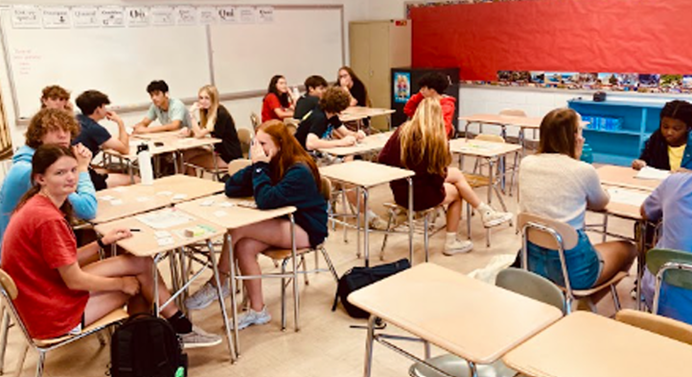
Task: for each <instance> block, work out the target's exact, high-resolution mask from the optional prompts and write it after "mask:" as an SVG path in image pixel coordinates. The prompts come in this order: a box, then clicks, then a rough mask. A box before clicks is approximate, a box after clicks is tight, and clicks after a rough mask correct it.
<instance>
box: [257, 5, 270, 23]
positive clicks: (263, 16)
mask: <svg viewBox="0 0 692 377" xmlns="http://www.w3.org/2000/svg"><path fill="white" fill-rule="evenodd" d="M257 22H259V23H271V22H274V8H272V7H259V8H257Z"/></svg>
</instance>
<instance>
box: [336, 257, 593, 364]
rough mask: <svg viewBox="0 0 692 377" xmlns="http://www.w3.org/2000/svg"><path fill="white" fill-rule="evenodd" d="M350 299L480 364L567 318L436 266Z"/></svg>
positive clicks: (383, 282)
mask: <svg viewBox="0 0 692 377" xmlns="http://www.w3.org/2000/svg"><path fill="white" fill-rule="evenodd" d="M348 300H349V302H351V303H353V304H354V305H356V306H358V307H359V308H361V309H363V310H365V311H367V312H369V313H372V314H375V315H377V316H378V317H380V318H382V319H384V320H385V321H387V322H390V323H392V324H394V325H396V326H397V327H400V328H402V329H404V330H406V331H408V332H410V333H412V334H414V335H416V336H418V337H421V338H423V339H425V340H428V341H430V342H431V343H433V344H435V345H437V346H439V347H441V348H444V349H445V350H447V351H449V352H451V353H452V354H455V355H458V356H461V357H463V358H465V359H467V360H471V361H473V362H476V363H479V364H489V363H492V362H494V361H495V360H497V359H499V358H500V357H501V356H502V355H504V354H505V353H506V352H507V351H509V350H511V349H512V348H514V347H516V346H517V345H519V344H521V343H522V342H524V341H525V340H526V339H528V338H530V337H531V336H533V335H534V334H536V333H538V332H539V331H541V330H542V329H544V328H546V327H547V326H549V325H550V324H552V323H553V322H555V321H557V320H558V319H559V318H560V317H561V316H562V312H561V311H560V310H559V309H557V308H555V307H553V306H550V305H547V304H544V303H542V302H539V301H536V300H533V299H530V298H528V297H525V296H522V295H519V294H516V293H513V292H510V291H508V290H505V289H502V288H498V287H495V286H493V285H490V284H487V283H483V282H481V281H479V280H475V279H472V278H470V277H468V276H466V275H463V274H460V273H458V272H455V271H452V270H448V269H446V268H444V267H440V266H438V265H435V264H431V263H423V264H419V265H416V266H415V267H413V268H411V269H409V270H406V271H403V272H400V273H398V274H396V275H394V276H391V277H389V278H387V279H384V280H381V281H379V282H377V283H375V284H372V285H369V286H367V287H365V288H362V289H359V290H357V291H355V292H353V293H352V294H351V295H350V296H349V297H348ZM584 376H586V374H585V375H584ZM581 377H583V376H581Z"/></svg>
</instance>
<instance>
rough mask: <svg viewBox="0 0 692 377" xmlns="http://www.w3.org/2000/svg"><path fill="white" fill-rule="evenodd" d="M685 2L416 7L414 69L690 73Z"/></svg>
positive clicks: (572, 0) (688, 5)
mask: <svg viewBox="0 0 692 377" xmlns="http://www.w3.org/2000/svg"><path fill="white" fill-rule="evenodd" d="M691 14H692V1H690V0H524V1H512V2H501V3H486V4H460V5H450V6H441V7H429V8H414V9H413V10H412V11H411V18H412V20H413V41H412V43H413V47H412V52H413V62H412V63H413V66H414V67H459V68H460V76H461V78H462V79H464V80H485V81H494V80H496V79H497V71H499V70H508V71H557V72H619V73H628V72H633V73H660V74H692V17H690V15H691Z"/></svg>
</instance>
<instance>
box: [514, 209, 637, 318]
mask: <svg viewBox="0 0 692 377" xmlns="http://www.w3.org/2000/svg"><path fill="white" fill-rule="evenodd" d="M517 229H520V230H521V233H522V246H521V260H522V261H521V264H522V266H523V268H524V269H528V250H527V247H528V242H529V241H531V242H532V243H534V244H536V245H538V246H541V247H544V248H546V249H552V250H556V252H557V253H558V255H559V257H560V265H561V268H562V276H563V279H564V282H565V286H564V287H562V290H563V291H564V292H565V295H566V297H567V313H570V312H571V311H572V302H573V301H574V300H575V299H586V300H587V302H588V304H589V306H590V308H591V311H593V312H596V306H595V305H594V304H593V302H592V301H591V296H592V295H594V294H595V293H597V292H600V291H602V290H604V289H608V288H610V293H611V294H612V296H613V303H614V304H615V311H616V312H617V311H620V299H619V298H618V293H617V289H616V287H615V286H616V285H617V283H619V282H620V281H621V280H622V279H624V278H625V277H626V276H627V273H626V272H624V271H620V272H618V273H617V274H615V276H613V277H612V278H610V280H608V281H606V282H605V283H603V284H601V285H599V286H596V287H593V288H590V289H572V285H571V283H570V281H569V273H568V270H567V263H566V261H565V250H571V249H573V248H574V247H576V246H577V243H578V240H579V236H578V235H577V231H576V229H574V228H573V227H571V226H570V225H569V224H567V223H564V222H561V221H557V220H552V219H547V218H544V217H540V216H537V215H532V214H528V213H520V214H519V216H517Z"/></svg>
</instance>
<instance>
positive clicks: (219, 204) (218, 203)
mask: <svg viewBox="0 0 692 377" xmlns="http://www.w3.org/2000/svg"><path fill="white" fill-rule="evenodd" d="M247 201H248V200H247V198H228V197H227V196H226V195H225V194H219V195H214V196H210V197H206V198H201V199H197V200H193V201H191V202H186V203H181V204H178V205H176V207H175V208H177V209H180V210H182V211H184V212H186V213H189V214H191V215H193V216H196V217H198V218H200V219H204V220H206V221H209V222H211V223H213V224H216V225H218V226H220V227H222V228H224V229H225V230H226V232H225V236H224V237H225V239H224V247H225V248H228V252H229V255H230V258H229V259H230V261H229V267H228V268H229V271H230V273H231V310H232V315H231V316H232V320H233V329H234V330H233V334H234V335H233V338H234V340H235V352H236V356H240V337H239V334H238V315H237V310H238V305H237V302H236V297H235V292H236V280H242V276H241V277H236V265H235V259H236V258H235V255H234V249H233V240H232V238H231V234H230V231H232V230H234V229H238V228H240V227H244V226H247V225H252V224H256V223H259V222H262V221H266V220H271V219H276V218H279V217H284V216H288V217H289V219H290V221H291V230H292V232H293V234H294V235H295V221H294V219H293V213H294V212H295V211H296V208H295V207H292V206H289V207H281V208H276V209H272V210H258V209H255V208H247V207H241V206H239V205H238V203H239V202H247ZM291 243H292V249H293V255H294V256H295V251H296V248H295V242H294V240H293V239H292V240H291ZM296 259H297V258H292V263H293V271H292V272H293V273H294V274H291V275H286V277H289V278H291V279H292V283H293V289H294V293H295V294H294V298H295V301H294V302H293V310H294V312H293V314H294V318H295V327H296V331H298V329H299V322H298V309H299V305H300V303H299V300H298V293H297V292H298V279H297V276H296V275H295V272H296V271H298V268H297V265H296V263H297V260H296ZM263 276H264V275H263ZM274 276H276V277H281V275H280V274H275V275H274ZM219 297H223V296H219ZM219 301H223V300H219Z"/></svg>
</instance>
